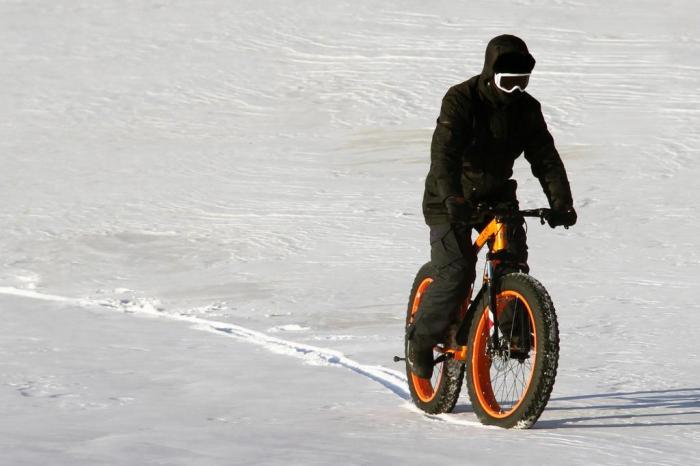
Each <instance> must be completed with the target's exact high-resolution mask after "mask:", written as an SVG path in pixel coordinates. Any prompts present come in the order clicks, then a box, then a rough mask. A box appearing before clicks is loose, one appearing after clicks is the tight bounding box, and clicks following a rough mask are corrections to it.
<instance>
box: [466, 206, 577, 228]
mask: <svg viewBox="0 0 700 466" xmlns="http://www.w3.org/2000/svg"><path fill="white" fill-rule="evenodd" d="M551 213H552V209H548V208H544V207H541V208H539V209H525V210H519V209H515V208H513V207H512V206H507V205H505V206H494V205H490V204H484V203H480V204H477V205H476V207H475V209H474V214H475V215H493V216H494V217H497V218H502V219H507V218H521V217H535V218H539V219H540V223H541V224H542V225H544V224H545V223H546V222H547V220H549V217H550V215H551ZM565 228H567V229H568V228H569V227H565Z"/></svg>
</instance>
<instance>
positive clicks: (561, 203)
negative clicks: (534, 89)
mask: <svg viewBox="0 0 700 466" xmlns="http://www.w3.org/2000/svg"><path fill="white" fill-rule="evenodd" d="M531 119H532V120H531V121H532V126H531V127H530V134H529V137H528V138H527V142H526V143H525V159H526V160H527V161H528V162H530V166H531V168H532V174H533V175H535V176H536V177H537V179H538V180H539V181H540V184H541V185H542V189H543V190H544V193H545V195H546V196H547V200H548V201H549V205H550V207H551V208H552V209H557V210H566V209H568V208H569V207H572V206H573V199H572V197H571V187H570V186H569V179H568V177H567V176H566V169H565V168H564V164H563V163H562V161H561V157H560V156H559V152H557V149H556V148H555V147H554V138H553V137H552V135H551V133H550V132H549V130H548V129H547V123H546V122H545V121H544V116H543V115H542V108H541V106H540V104H539V102H538V103H537V106H536V108H535V109H534V112H533V114H532V116H531Z"/></svg>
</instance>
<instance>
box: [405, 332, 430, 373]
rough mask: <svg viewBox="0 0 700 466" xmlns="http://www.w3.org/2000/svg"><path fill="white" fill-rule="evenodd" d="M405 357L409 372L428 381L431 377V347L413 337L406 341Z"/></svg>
mask: <svg viewBox="0 0 700 466" xmlns="http://www.w3.org/2000/svg"><path fill="white" fill-rule="evenodd" d="M406 357H407V361H408V364H409V365H410V366H411V371H412V372H413V373H414V374H416V375H417V376H418V377H421V378H423V379H429V378H431V377H432V376H433V366H434V365H435V362H434V361H435V360H434V359H433V345H432V344H430V343H425V342H424V341H422V340H420V339H419V338H416V337H413V338H411V339H407V340H406Z"/></svg>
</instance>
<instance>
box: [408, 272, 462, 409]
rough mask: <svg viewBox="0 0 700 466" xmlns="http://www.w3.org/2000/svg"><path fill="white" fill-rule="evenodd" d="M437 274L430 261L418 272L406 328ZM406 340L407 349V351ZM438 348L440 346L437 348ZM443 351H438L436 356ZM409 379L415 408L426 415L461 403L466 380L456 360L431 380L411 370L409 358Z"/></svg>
mask: <svg viewBox="0 0 700 466" xmlns="http://www.w3.org/2000/svg"><path fill="white" fill-rule="evenodd" d="M434 276H435V272H434V270H433V267H432V265H431V264H430V262H428V263H427V264H425V265H423V267H421V268H420V270H419V271H418V274H417V275H416V278H415V280H414V281H413V287H412V288H411V295H410V297H409V300H408V310H407V311H406V327H408V326H409V325H410V324H412V323H413V322H414V320H415V319H416V317H417V316H418V312H419V311H420V302H421V299H422V298H423V295H424V293H425V292H426V291H427V289H428V287H429V286H430V284H431V283H432V282H433V277H434ZM406 343H407V342H406V341H404V348H406V347H407V346H406ZM436 348H437V347H436ZM440 354H442V353H440V352H438V351H435V352H434V355H435V357H437V356H439V355H440ZM406 378H407V379H408V388H409V390H410V392H411V398H412V399H413V402H414V403H415V405H416V406H417V407H418V408H420V409H421V410H423V411H425V412H426V413H430V414H439V413H448V412H451V411H452V410H453V409H454V407H455V405H456V404H457V398H459V392H460V390H461V389H462V380H463V378H464V364H463V363H462V362H460V361H456V360H454V359H448V360H447V361H443V362H441V363H438V364H436V365H435V368H434V370H433V376H432V377H431V378H430V379H424V378H421V377H418V376H417V375H415V374H414V373H413V371H411V366H410V365H409V363H408V354H407V355H406Z"/></svg>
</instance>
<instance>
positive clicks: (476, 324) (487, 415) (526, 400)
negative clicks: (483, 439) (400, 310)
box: [467, 273, 559, 429]
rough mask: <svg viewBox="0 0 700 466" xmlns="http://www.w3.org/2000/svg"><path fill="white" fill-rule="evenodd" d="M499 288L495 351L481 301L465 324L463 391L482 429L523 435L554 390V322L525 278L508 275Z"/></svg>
mask: <svg viewBox="0 0 700 466" xmlns="http://www.w3.org/2000/svg"><path fill="white" fill-rule="evenodd" d="M498 287H499V288H498V293H497V296H496V306H495V307H496V309H497V313H498V317H499V325H498V327H499V337H500V338H499V343H498V348H494V347H493V346H494V345H493V338H492V335H493V331H494V329H493V317H492V316H493V315H492V314H491V309H490V307H489V306H487V305H486V301H487V297H486V296H482V298H481V300H480V301H479V303H478V304H477V307H476V310H475V312H474V313H473V315H472V320H471V324H470V331H469V353H468V354H469V356H468V358H467V389H468V390H469V397H470V399H471V401H472V406H473V408H474V412H475V413H476V415H477V417H478V418H479V420H480V421H481V422H482V423H483V424H487V425H495V426H499V427H504V428H519V429H528V428H530V427H532V426H533V425H534V424H535V422H536V421H537V419H538V418H539V417H540V415H541V414H542V411H544V408H545V406H546V405H547V402H548V401H549V396H550V394H551V393H552V388H553V386H554V379H555V378H556V374H557V364H558V361H559V330H558V326H557V316H556V313H555V311H554V305H553V304H552V300H551V298H550V297H549V294H548V293H547V291H546V290H545V289H544V287H543V286H542V285H541V284H540V283H539V282H538V281H537V280H535V279H534V278H532V277H531V276H529V275H526V274H523V273H512V274H507V275H505V276H503V277H501V278H500V279H499V284H498Z"/></svg>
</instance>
